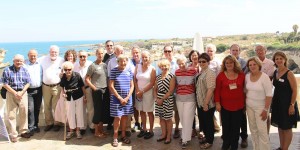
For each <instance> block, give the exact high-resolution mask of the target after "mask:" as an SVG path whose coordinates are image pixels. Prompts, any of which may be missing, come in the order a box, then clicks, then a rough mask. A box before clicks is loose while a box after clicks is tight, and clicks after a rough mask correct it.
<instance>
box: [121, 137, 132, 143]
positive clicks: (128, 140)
mask: <svg viewBox="0 0 300 150" xmlns="http://www.w3.org/2000/svg"><path fill="white" fill-rule="evenodd" d="M121 141H122V142H123V143H124V144H130V143H131V141H130V139H129V138H128V137H126V136H124V137H122V138H121Z"/></svg>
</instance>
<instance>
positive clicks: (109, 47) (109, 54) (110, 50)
mask: <svg viewBox="0 0 300 150" xmlns="http://www.w3.org/2000/svg"><path fill="white" fill-rule="evenodd" d="M113 46H114V42H113V41H111V40H107V41H106V42H105V49H106V53H105V55H104V58H103V61H102V62H104V63H105V64H106V66H108V62H109V61H110V60H111V59H112V58H114V57H116V56H115V54H114V47H113ZM113 121H114V118H113V117H111V118H110V119H109V121H108V124H107V127H106V128H107V130H111V129H112V128H113V126H112V124H113Z"/></svg>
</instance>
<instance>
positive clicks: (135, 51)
mask: <svg viewBox="0 0 300 150" xmlns="http://www.w3.org/2000/svg"><path fill="white" fill-rule="evenodd" d="M131 55H132V60H131V62H132V64H133V65H134V67H135V66H136V65H137V64H140V63H141V59H140V49H139V47H137V46H134V47H132V49H131ZM132 102H133V110H134V120H135V124H134V127H133V131H136V130H137V129H138V130H141V124H140V122H139V115H140V113H139V111H138V110H136V108H135V90H134V91H133V94H132Z"/></svg>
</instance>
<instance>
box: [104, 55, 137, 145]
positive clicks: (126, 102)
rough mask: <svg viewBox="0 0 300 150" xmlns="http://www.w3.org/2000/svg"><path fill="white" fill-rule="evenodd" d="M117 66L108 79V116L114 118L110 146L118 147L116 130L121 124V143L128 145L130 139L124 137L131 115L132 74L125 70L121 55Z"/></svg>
mask: <svg viewBox="0 0 300 150" xmlns="http://www.w3.org/2000/svg"><path fill="white" fill-rule="evenodd" d="M117 62H118V66H117V67H115V68H113V69H112V70H111V73H110V78H109V88H110V92H111V99H110V116H112V117H114V123H113V124H114V136H113V138H114V139H113V142H112V146H114V147H117V146H118V130H119V127H120V122H121V130H122V138H121V140H122V142H123V143H125V144H130V142H131V141H130V139H128V138H127V137H126V135H125V131H126V121H127V117H128V115H132V114H133V106H132V98H131V95H132V92H133V88H134V84H133V74H132V72H131V70H130V69H126V65H127V63H128V58H127V57H126V56H124V55H123V54H121V55H119V56H118V58H117Z"/></svg>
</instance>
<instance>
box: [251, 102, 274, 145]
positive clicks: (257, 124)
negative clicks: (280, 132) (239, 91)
mask: <svg viewBox="0 0 300 150" xmlns="http://www.w3.org/2000/svg"><path fill="white" fill-rule="evenodd" d="M263 109H264V106H262V107H254V108H253V107H249V106H247V115H248V122H249V128H250V132H251V138H252V144H253V149H254V150H264V149H266V150H267V149H271V148H270V141H269V135H268V129H267V120H265V121H263V120H262V119H261V116H260V114H261V113H262V112H263ZM267 113H269V112H267Z"/></svg>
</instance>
